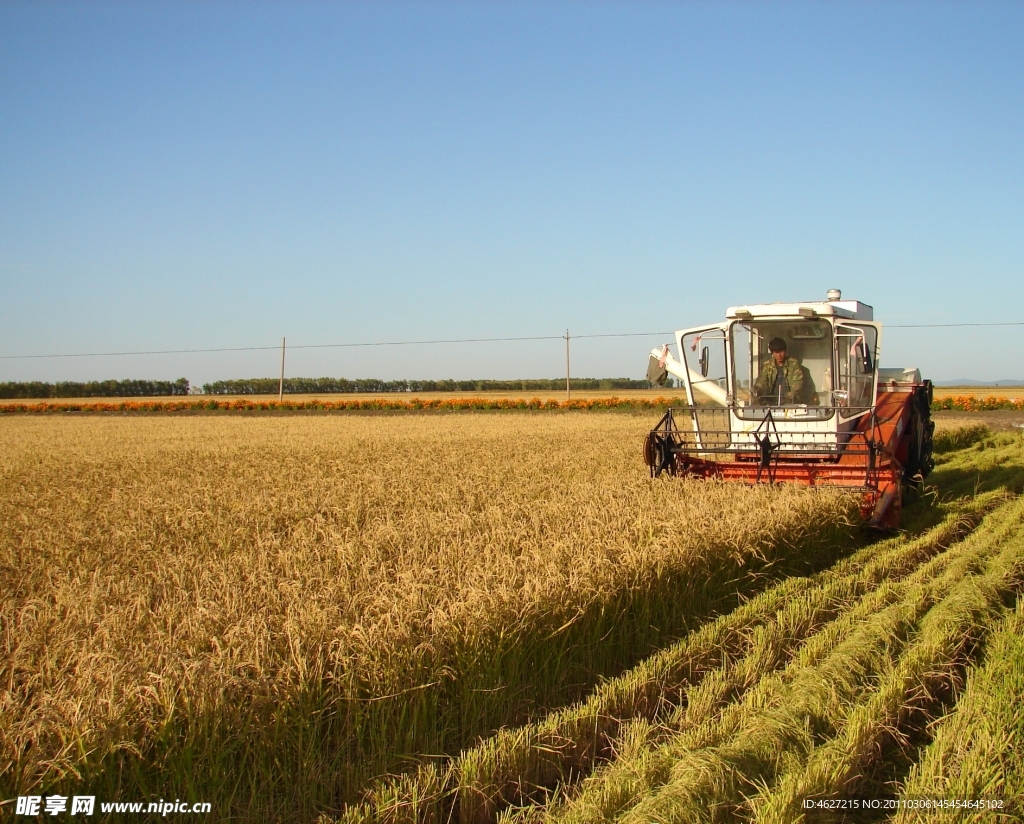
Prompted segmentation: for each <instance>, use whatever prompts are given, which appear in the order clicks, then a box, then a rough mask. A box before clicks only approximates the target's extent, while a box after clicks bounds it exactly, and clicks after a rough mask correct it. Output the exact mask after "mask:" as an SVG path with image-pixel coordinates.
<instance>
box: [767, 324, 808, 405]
mask: <svg viewBox="0 0 1024 824" xmlns="http://www.w3.org/2000/svg"><path fill="white" fill-rule="evenodd" d="M768 351H769V352H771V353H772V357H771V360H768V361H765V362H764V363H763V364H762V365H761V374H760V375H758V377H757V380H756V381H754V394H755V395H756V396H757V398H758V400H759V401H760V402H761V403H763V404H765V405H771V406H782V405H783V404H798V403H806V404H813V403H815V402H816V400H817V393H815V391H814V383H813V382H812V381H811V376H810V374H809V373H808V372H807V370H806V369H804V367H803V366H801V364H800V361H798V360H797V359H796V358H790V357H787V356H786V342H785V341H784V340H783V339H782V338H772V339H771V340H770V341H768Z"/></svg>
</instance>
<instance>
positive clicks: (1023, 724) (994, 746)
mask: <svg viewBox="0 0 1024 824" xmlns="http://www.w3.org/2000/svg"><path fill="white" fill-rule="evenodd" d="M1021 696H1024V600H1022V601H1018V602H1017V608H1016V610H1015V611H1014V612H1011V613H1009V614H1008V615H1007V616H1006V618H1005V619H1004V620H1003V622H1002V624H1001V625H1000V626H999V628H998V630H997V631H995V632H994V633H993V636H992V638H991V639H990V640H989V642H988V644H987V645H986V649H985V658H984V661H983V662H982V663H981V665H980V666H978V667H977V668H975V669H973V670H971V671H970V672H969V673H968V677H967V687H966V689H965V690H964V693H963V696H962V697H961V698H960V700H959V701H958V702H957V705H956V708H955V711H954V712H953V713H952V714H951V715H949V716H948V717H946V718H945V719H943V721H942V722H941V724H939V726H938V729H937V730H936V733H935V737H934V739H933V740H932V742H931V744H929V746H928V748H927V749H926V750H925V753H924V757H923V758H921V760H920V761H918V762H917V763H916V764H915V765H914V767H913V769H912V770H911V773H910V776H909V777H908V779H907V782H906V785H905V786H904V789H903V793H902V794H901V799H902V800H903V801H904V802H905V803H906V806H905V807H903V808H902V809H901V810H900V811H899V813H898V814H897V815H896V817H895V824H911V822H919V821H930V820H933V819H934V817H935V811H934V810H933V809H929V808H928V807H925V806H916V805H917V804H919V803H920V802H921V801H931V800H935V799H937V800H941V801H947V802H948V801H952V802H954V803H955V802H957V801H961V802H962V801H964V800H968V801H971V802H975V801H978V802H993V803H992V804H991V805H990V804H986V805H985V806H982V807H978V806H975V807H973V808H972V807H966V806H965V807H962V808H961V810H962V813H961V814H962V815H965V816H968V817H971V818H974V817H977V816H978V815H979V814H980V813H981V812H987V813H988V815H990V816H993V817H995V816H997V815H1006V816H1007V820H1010V816H1013V815H1015V812H1014V811H1019V810H1020V809H1021V805H1022V804H1024V705H1022V703H1021V700H1020V699H1021Z"/></svg>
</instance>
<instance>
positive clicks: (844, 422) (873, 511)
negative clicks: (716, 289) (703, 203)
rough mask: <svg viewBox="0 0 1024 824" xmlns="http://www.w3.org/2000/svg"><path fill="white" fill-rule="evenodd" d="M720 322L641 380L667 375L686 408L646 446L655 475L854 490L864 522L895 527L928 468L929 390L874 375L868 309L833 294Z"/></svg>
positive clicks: (732, 313) (685, 333)
mask: <svg viewBox="0 0 1024 824" xmlns="http://www.w3.org/2000/svg"><path fill="white" fill-rule="evenodd" d="M725 314H726V320H725V322H723V323H718V324H714V325H712V326H701V327H697V328H694V329H684V330H681V331H679V332H676V340H675V343H676V347H677V351H678V352H679V355H680V357H679V358H678V359H677V358H675V357H673V356H672V354H671V352H670V351H669V347H668V346H667V345H666V346H665V347H663V348H662V349H660V350H659V349H654V350H653V351H652V352H651V359H650V365H649V367H648V372H647V378H648V380H650V381H652V382H654V383H658V384H664V382H665V380H666V379H667V377H668V375H670V374H671V375H674V376H675V377H677V378H679V380H680V381H681V382H682V383H683V385H684V386H685V388H686V398H687V402H688V406H686V407H685V408H676V409H669V410H668V411H667V412H666V413H665V415H664V417H663V418H662V419H661V420H660V421H659V422H658V425H657V426H656V427H655V428H654V429H653V430H652V431H651V433H650V434H649V435H648V436H647V439H646V441H645V442H644V458H645V460H646V461H647V464H648V466H650V468H651V474H652V476H653V477H658V476H659V475H661V474H662V473H663V472H668V473H669V474H670V475H679V476H688V477H698V478H721V479H723V480H727V481H739V482H743V483H751V484H754V483H796V484H804V485H807V486H835V487H846V488H849V489H856V490H860V491H861V492H862V499H861V514H862V516H863V517H864V520H865V521H867V522H868V523H869V524H870V525H872V526H876V527H882V528H887V529H894V528H896V527H898V526H899V520H900V509H901V506H902V501H903V491H904V488H905V487H909V486H919V485H920V484H921V483H922V481H923V480H924V478H925V476H926V475H927V474H928V473H929V472H930V471H931V469H932V465H933V462H932V432H933V430H934V429H935V423H934V422H933V421H932V420H931V414H930V409H931V399H932V384H931V381H922V380H921V373H920V371H919V370H918V369H893V368H888V369H880V368H879V366H878V362H879V351H880V346H881V339H882V326H881V324H879V323H875V322H874V319H873V311H872V308H871V307H870V306H868V305H866V304H863V303H860V302H859V301H856V300H842V295H841V293H840V292H839V290H838V289H831V290H829V292H828V295H827V299H826V300H825V301H821V302H811V303H770V304H761V305H754V306H733V307H731V308H730V309H729V310H728V311H727V312H726V313H725Z"/></svg>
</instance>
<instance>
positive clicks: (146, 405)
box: [0, 396, 686, 413]
mask: <svg viewBox="0 0 1024 824" xmlns="http://www.w3.org/2000/svg"><path fill="white" fill-rule="evenodd" d="M685 404H686V400H685V398H667V397H661V396H659V397H657V398H616V397H611V398H582V399H579V400H567V401H558V400H542V399H541V398H529V399H527V398H410V399H408V400H401V399H398V398H364V399H358V400H321V399H313V400H301V401H300V400H295V401H289V400H284V401H264V400H249V399H248V398H235V399H233V400H217V399H216V398H203V399H199V398H191V399H189V400H166V401H151V400H146V401H129V400H126V401H115V402H97V403H86V402H82V401H58V402H56V403H47V402H43V403H7V404H0V413H3V412H33V413H46V412H205V411H220V410H228V411H235V412H237V411H242V412H249V411H261V410H267V411H271V410H286V411H305V410H317V411H328V412H348V411H392V410H395V411H398V410H417V409H436V410H456V409H474V410H492V409H547V410H560V409H663V408H665V407H668V406H673V405H675V406H682V405H685Z"/></svg>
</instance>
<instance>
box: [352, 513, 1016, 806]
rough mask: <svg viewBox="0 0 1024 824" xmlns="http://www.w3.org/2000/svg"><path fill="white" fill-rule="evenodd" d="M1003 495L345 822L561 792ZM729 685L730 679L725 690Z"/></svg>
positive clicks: (428, 774) (711, 631)
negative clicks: (643, 727) (698, 691)
mask: <svg viewBox="0 0 1024 824" xmlns="http://www.w3.org/2000/svg"><path fill="white" fill-rule="evenodd" d="M1005 500H1006V498H1005V496H1004V495H1003V494H1002V493H989V494H987V495H983V496H980V497H979V498H977V499H972V500H969V501H967V502H963V503H961V504H959V505H957V506H954V507H951V511H950V512H949V514H948V515H947V516H946V518H945V520H944V521H943V522H942V523H941V524H940V525H939V526H937V527H935V528H934V529H932V530H931V531H929V532H928V533H927V534H925V535H923V536H921V537H919V538H917V539H912V540H907V539H903V538H900V539H892V540H889V541H885V542H883V543H882V544H881V545H876V546H873V547H870V548H868V549H865V550H862V551H861V552H859V553H857V554H856V555H854V556H853V557H851V558H849V559H847V560H845V561H842V562H840V563H839V564H838V565H836V566H835V567H834V568H833V569H831V570H829V572H828V573H827V574H825V573H823V574H820V575H818V576H815V577H813V578H793V579H789V580H787V581H785V582H783V583H782V584H779V585H777V586H775V587H773V588H772V589H770V590H768V591H766V592H764V593H762V594H760V595H758V596H757V597H756V598H754V599H752V600H751V601H749V602H748V603H746V604H745V605H743V606H742V607H740V608H738V609H736V610H735V611H733V612H731V613H729V614H727V615H724V616H722V617H720V618H719V619H717V620H716V621H714V622H712V623H710V624H707V625H705V626H704V627H702V628H700V629H699V630H697V631H695V632H693V633H691V634H690V635H689V636H688V637H687V638H686V639H685V640H684V641H682V642H680V643H678V644H676V645H674V646H673V647H670V648H669V649H667V650H665V651H664V652H662V653H659V654H658V655H655V656H653V657H652V658H650V659H648V660H646V661H644V662H643V663H642V664H641V665H639V666H638V667H637V668H635V669H634V670H633V671H631V672H630V673H628V674H626V675H624V676H623V677H620V678H617V679H614V680H612V681H610V682H607V683H605V684H603V685H602V686H601V687H599V688H598V689H597V690H596V691H595V693H594V694H593V695H592V696H591V697H590V699H588V700H587V701H586V702H584V703H583V704H581V705H579V706H576V707H571V708H568V709H566V710H564V711H561V712H558V713H555V714H553V715H551V716H549V717H548V718H546V719H544V720H543V721H541V722H538V723H537V724H534V725H530V726H527V727H522V728H517V729H510V730H502V731H501V732H500V733H498V734H497V735H496V736H494V737H493V738H491V739H488V740H486V741H484V742H482V743H481V744H480V745H479V746H477V747H475V748H473V749H471V750H469V751H467V752H465V753H463V754H462V755H461V756H460V757H459V758H458V759H457V760H456V761H455V762H454V763H453V764H451V765H450V766H449V767H447V768H445V767H436V766H427V767H424V768H423V769H422V770H421V771H420V773H419V774H418V776H417V777H416V778H415V779H411V778H406V779H403V780H401V781H398V782H394V783H390V784H385V785H383V786H382V787H380V788H378V789H377V790H376V791H375V793H373V794H372V796H371V797H370V799H369V800H368V802H367V803H366V804H365V805H363V806H361V807H358V808H353V809H350V810H349V811H348V813H347V818H348V819H349V820H352V821H357V820H383V821H400V820H417V819H418V820H424V819H427V818H431V817H434V818H438V819H446V818H447V817H448V812H447V810H448V808H450V807H451V805H452V804H453V802H454V798H453V796H455V795H457V797H458V802H457V803H458V810H459V816H458V817H459V820H461V821H462V822H466V823H467V824H468V823H469V822H485V821H490V820H493V819H494V816H495V814H496V813H497V811H499V810H500V809H502V808H503V807H507V806H508V805H510V804H513V805H514V804H521V803H524V802H527V801H529V800H530V798H531V797H532V796H535V795H536V794H537V791H538V790H543V789H544V788H548V789H551V788H554V787H555V786H560V787H562V789H563V791H564V789H565V787H566V786H567V785H569V784H571V783H572V782H573V780H574V778H575V777H579V776H582V775H583V774H586V773H588V772H590V771H591V770H592V769H593V768H594V766H595V764H597V763H600V762H602V761H604V760H607V759H608V758H609V757H610V756H611V755H612V754H613V753H615V752H618V751H619V750H620V749H621V746H620V744H619V743H618V742H617V741H616V738H618V737H625V738H629V739H630V740H632V741H634V743H635V741H636V738H637V733H636V730H635V729H629V730H626V729H624V728H623V725H626V724H627V723H629V724H634V725H635V724H636V723H637V719H640V720H642V721H643V722H647V721H654V720H656V719H659V718H663V717H664V716H665V714H666V712H667V711H669V710H671V708H672V707H673V706H674V705H675V704H676V703H678V702H679V700H680V698H681V697H682V696H683V695H684V694H687V695H690V694H691V693H692V691H693V690H694V688H695V685H697V684H700V683H701V681H702V679H704V680H705V681H706V682H707V683H706V684H705V687H706V688H711V689H719V690H721V692H722V694H727V695H730V696H732V697H735V696H737V695H738V694H740V693H741V692H742V689H743V684H745V683H753V682H754V680H752V679H754V673H753V672H752V671H751V670H750V667H749V665H750V663H751V662H754V663H755V664H756V666H758V667H761V668H762V670H761V674H766V673H767V672H768V671H770V670H771V669H774V668H776V667H778V666H780V665H781V663H782V662H783V661H784V660H785V659H786V658H787V657H788V655H789V654H791V653H792V651H793V650H794V648H795V646H796V642H798V641H799V640H800V639H801V638H804V637H807V636H808V635H810V634H812V633H813V632H816V631H817V630H819V629H820V628H821V627H822V626H823V625H825V624H827V623H828V622H829V621H832V620H833V619H835V618H836V616H837V615H839V614H840V613H842V612H843V611H845V610H847V609H849V608H850V607H851V606H853V605H854V604H858V599H861V598H863V597H864V596H865V595H866V594H868V593H870V592H872V591H874V590H875V589H876V588H877V587H878V586H879V584H880V583H882V582H883V581H885V582H888V586H889V587H890V589H892V588H893V586H894V583H893V582H895V581H898V580H900V579H902V578H904V577H905V576H907V575H910V576H911V578H910V580H917V579H920V578H921V577H922V576H924V575H927V574H935V573H936V572H937V571H938V570H940V569H942V568H943V567H944V565H945V564H947V563H948V562H949V557H947V556H944V555H940V556H939V558H937V559H936V560H935V561H933V562H932V564H931V565H929V567H928V568H926V569H921V568H919V565H920V564H922V563H923V562H924V561H927V560H928V559H929V558H932V557H933V556H935V555H936V554H937V553H941V552H942V550H944V549H945V548H946V547H948V546H949V545H950V544H952V543H954V542H955V541H957V540H959V539H961V538H962V537H963V536H964V535H965V534H967V533H969V532H970V531H971V530H972V529H973V528H974V527H975V526H976V524H977V523H978V522H979V521H980V520H981V518H982V517H983V515H984V513H985V512H987V511H989V510H990V509H992V508H993V507H994V506H997V505H998V504H1000V503H1001V502H1003V501H1005ZM958 570H959V571H958V572H957V573H956V574H961V573H962V572H963V565H962V564H961V565H960V566H959V567H958ZM734 662H739V663H734ZM744 666H746V667H747V669H746V671H743V668H744ZM738 673H740V674H739V675H737V674H738ZM758 677H759V676H758ZM737 678H738V679H739V682H740V683H735V681H736V679H737ZM730 679H732V681H730ZM723 680H724V681H725V682H727V683H724V684H723ZM711 684H714V686H713V687H709V685H711ZM689 700H691V701H692V700H693V697H692V695H691V697H690V699H689ZM647 728H649V729H650V730H651V731H652V732H653V731H656V730H657V729H658V728H657V727H650V726H649V725H648V727H647ZM604 786H605V787H607V786H608V784H607V782H605V785H604Z"/></svg>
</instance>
